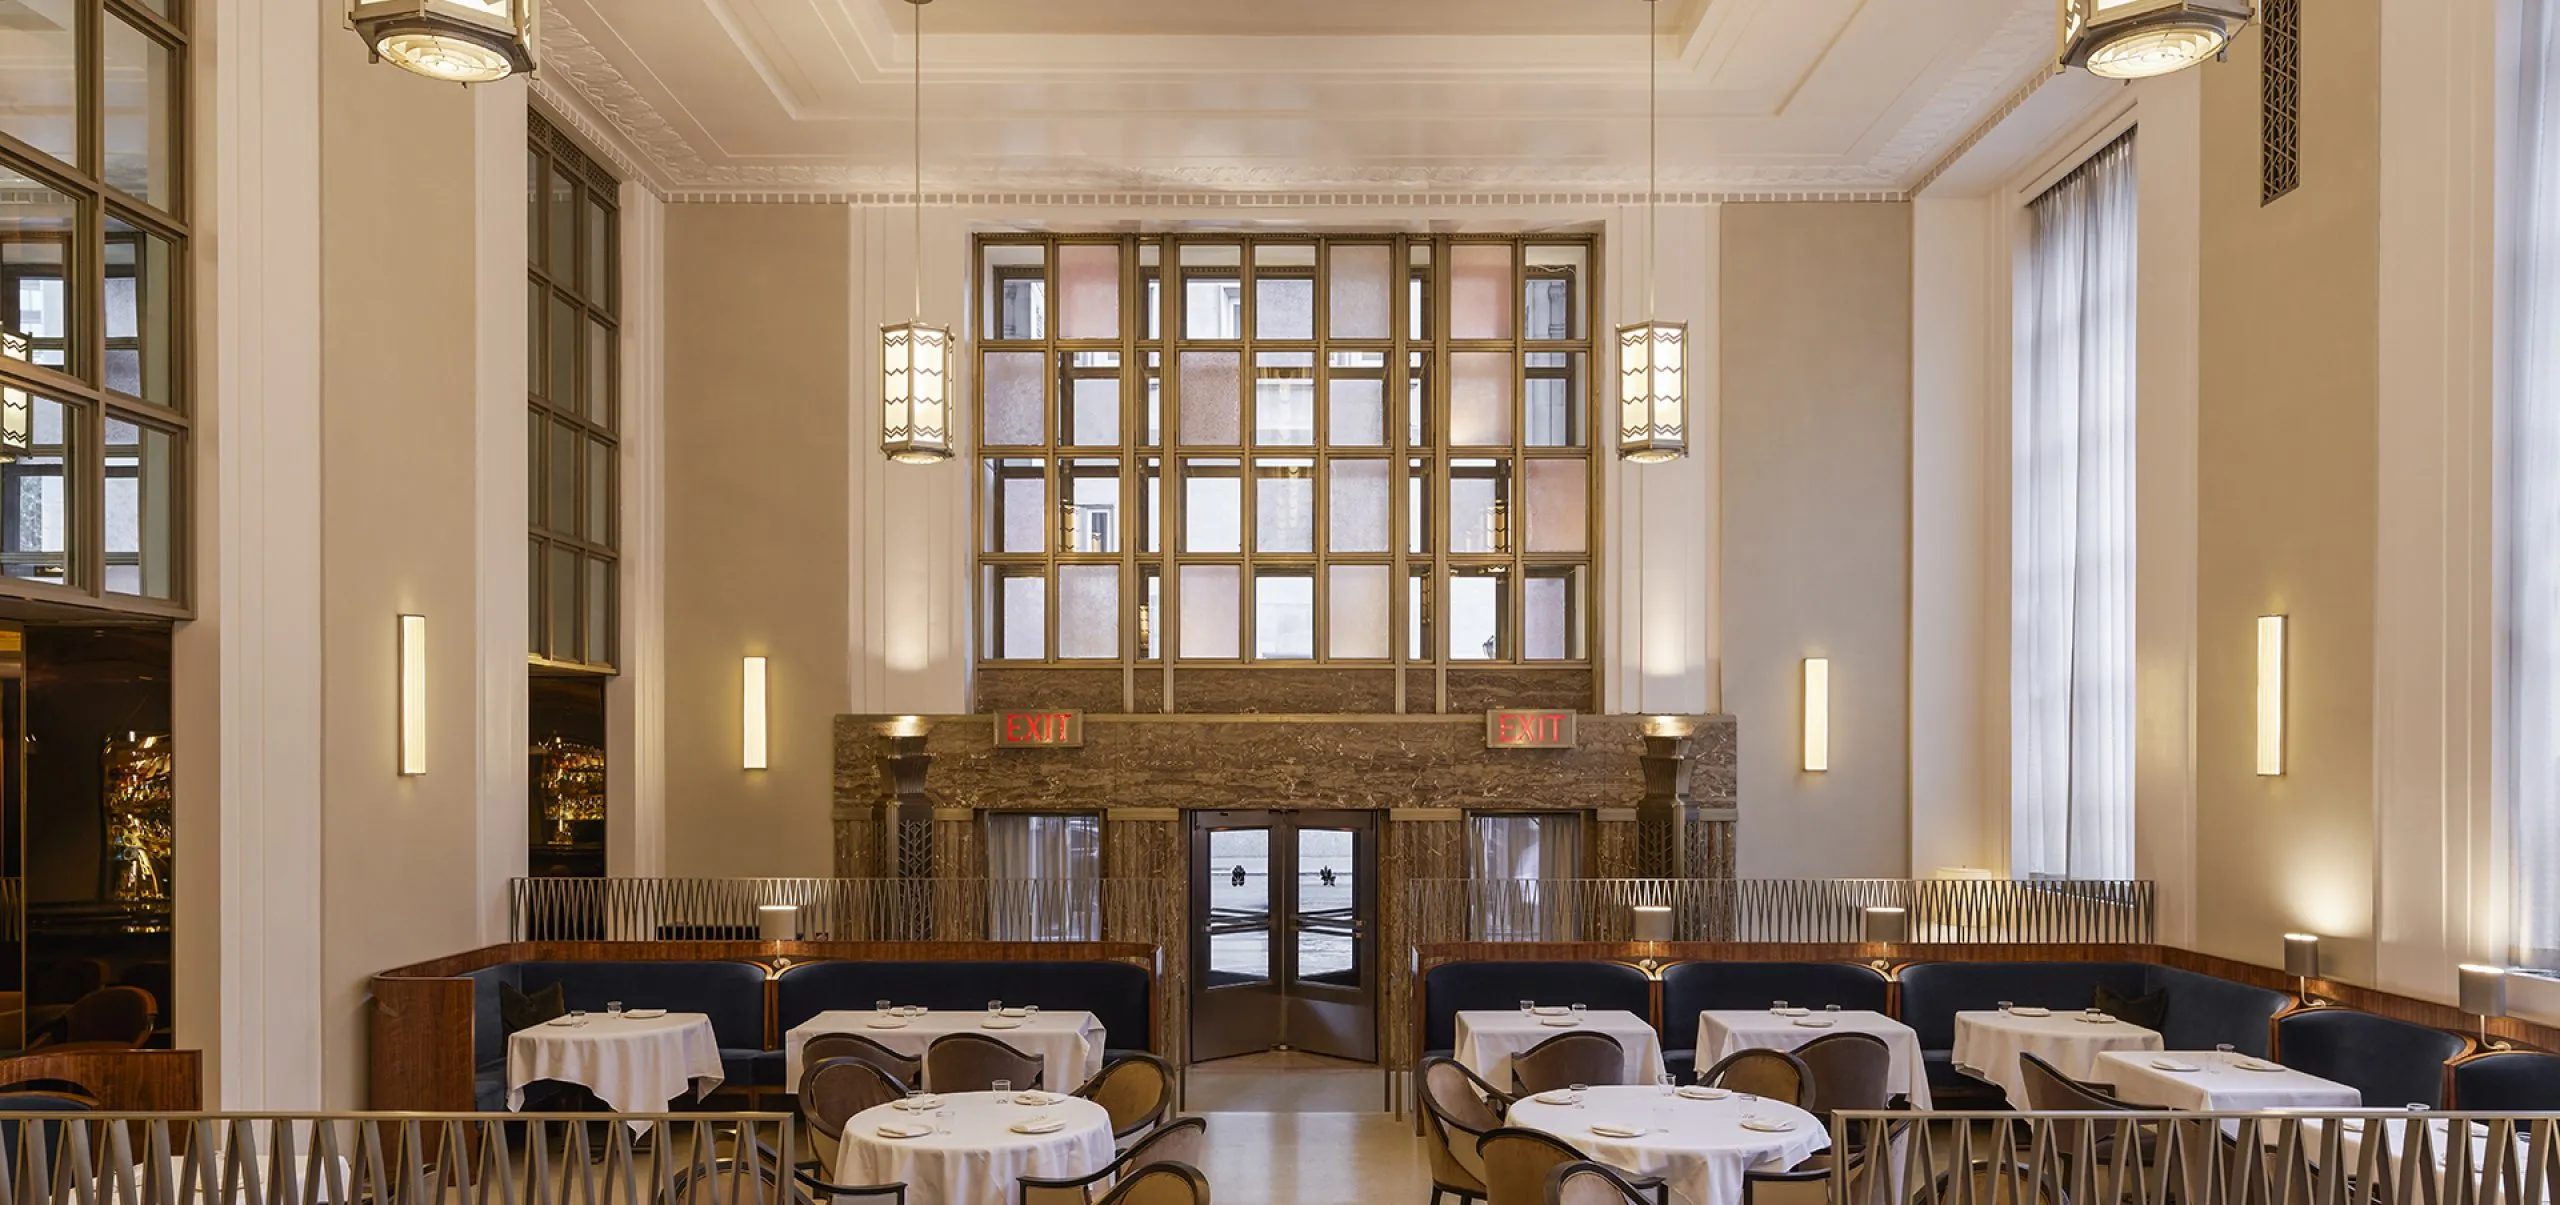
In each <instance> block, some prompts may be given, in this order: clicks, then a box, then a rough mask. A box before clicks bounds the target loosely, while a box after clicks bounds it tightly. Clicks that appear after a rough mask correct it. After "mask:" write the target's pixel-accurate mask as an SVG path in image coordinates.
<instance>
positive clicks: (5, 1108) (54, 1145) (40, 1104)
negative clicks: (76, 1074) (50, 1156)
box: [0, 1091, 98, 1168]
mask: <svg viewBox="0 0 2560 1205" xmlns="http://www.w3.org/2000/svg"><path fill="white" fill-rule="evenodd" d="M97 1111H98V1101H97V1098H95V1097H92V1096H87V1095H83V1094H81V1093H77V1092H30V1091H19V1092H6V1093H0V1115H5V1114H10V1113H95V1112H97ZM22 1132H28V1133H33V1134H35V1135H37V1138H36V1140H37V1141H38V1142H41V1143H43V1144H44V1149H45V1150H46V1151H48V1152H57V1151H60V1150H61V1149H62V1123H61V1122H58V1121H26V1120H22V1119H20V1118H16V1117H8V1116H0V1167H9V1168H15V1167H17V1166H18V1149H19V1148H18V1141H19V1135H20V1134H21V1133H22Z"/></svg>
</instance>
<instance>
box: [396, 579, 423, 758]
mask: <svg viewBox="0 0 2560 1205" xmlns="http://www.w3.org/2000/svg"><path fill="white" fill-rule="evenodd" d="M426 772H427V617H426V616H424V615H403V616H401V617H400V774H401V776H402V777H404V778H405V777H408V776H410V775H415V774H424V773H426Z"/></svg>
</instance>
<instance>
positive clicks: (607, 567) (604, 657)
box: [587, 557, 613, 665]
mask: <svg viewBox="0 0 2560 1205" xmlns="http://www.w3.org/2000/svg"><path fill="white" fill-rule="evenodd" d="M587 660H589V661H592V662H594V663H596V664H599V665H607V664H611V663H612V661H613V562H611V561H608V560H605V559H604V558H602V557H588V558H587Z"/></svg>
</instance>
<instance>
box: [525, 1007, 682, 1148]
mask: <svg viewBox="0 0 2560 1205" xmlns="http://www.w3.org/2000/svg"><path fill="white" fill-rule="evenodd" d="M722 1078H723V1073H722V1071H721V1067H720V1039H719V1037H718V1036H717V1035H716V1034H714V1033H713V1032H712V1029H711V1018H710V1017H708V1016H706V1015H704V1014H702V1013H685V1012H667V1011H665V1010H663V1009H634V1010H632V1011H629V1012H625V1013H618V1014H617V1013H611V1012H603V1013H585V1014H572V1015H569V1016H565V1017H555V1018H553V1019H551V1020H549V1021H546V1022H543V1023H541V1024H538V1025H530V1026H527V1027H525V1028H523V1029H519V1030H517V1031H515V1032H514V1033H512V1034H509V1035H508V1036H507V1110H508V1111H509V1112H522V1111H523V1109H524V1097H525V1089H526V1088H527V1087H529V1086H531V1085H533V1084H535V1083H538V1082H541V1081H544V1080H553V1081H558V1082H561V1083H570V1084H577V1085H579V1086H580V1087H583V1088H585V1089H586V1090H587V1091H589V1092H593V1093H595V1096H596V1099H598V1100H601V1101H603V1102H604V1103H605V1104H606V1105H607V1106H610V1107H611V1108H612V1109H613V1111H614V1112H617V1113H660V1112H664V1111H665V1110H666V1107H667V1105H668V1103H669V1102H671V1101H673V1100H675V1099H677V1098H678V1097H681V1096H684V1095H685V1094H686V1093H688V1092H690V1093H692V1094H693V1096H694V1098H695V1099H696V1100H699V1099H701V1098H703V1097H706V1096H709V1095H711V1092H712V1090H713V1089H715V1088H718V1087H719V1086H720V1081H721V1080H722ZM633 1124H634V1125H642V1126H645V1125H646V1124H647V1123H645V1122H634V1123H633Z"/></svg>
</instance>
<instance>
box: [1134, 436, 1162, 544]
mask: <svg viewBox="0 0 2560 1205" xmlns="http://www.w3.org/2000/svg"><path fill="white" fill-rule="evenodd" d="M1163 525H1164V461H1162V460H1159V459H1157V458H1156V457H1153V456H1150V457H1147V458H1146V459H1145V460H1141V461H1139V462H1138V551H1140V552H1162V551H1164V546H1163V545H1162V544H1161V543H1159V541H1160V540H1162V539H1163V534H1162V528H1163Z"/></svg>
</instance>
